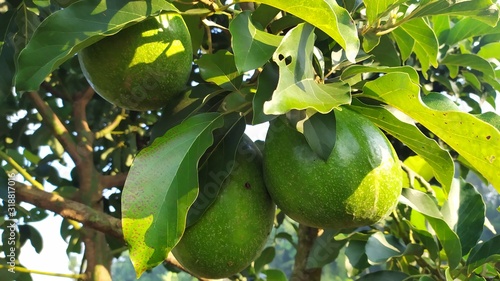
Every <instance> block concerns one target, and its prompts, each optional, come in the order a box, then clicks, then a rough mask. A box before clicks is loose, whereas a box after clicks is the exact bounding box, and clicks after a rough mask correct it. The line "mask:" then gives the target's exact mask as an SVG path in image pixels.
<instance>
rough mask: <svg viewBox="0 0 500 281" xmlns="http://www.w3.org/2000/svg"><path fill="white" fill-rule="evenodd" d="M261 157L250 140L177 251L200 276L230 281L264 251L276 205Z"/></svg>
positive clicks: (184, 265)
mask: <svg viewBox="0 0 500 281" xmlns="http://www.w3.org/2000/svg"><path fill="white" fill-rule="evenodd" d="M261 158H262V156H261V154H260V151H259V150H258V148H257V147H256V146H255V144H254V143H253V142H252V141H251V140H250V139H249V138H248V137H244V138H243V139H242V141H241V142H240V146H239V149H238V151H237V153H236V157H235V162H234V168H233V170H232V171H231V173H230V174H229V176H228V177H227V178H226V180H225V181H224V182H223V184H222V187H221V190H220V191H219V195H218V197H217V199H216V200H215V201H214V202H213V203H212V205H211V206H210V207H209V208H208V209H207V210H206V212H205V213H204V214H203V215H202V217H201V218H200V219H199V220H198V221H197V222H196V223H195V224H194V225H192V226H190V227H188V228H187V229H186V230H185V232H184V235H183V236H182V238H181V240H180V241H179V243H178V244H177V245H176V246H175V247H174V249H173V250H172V253H173V254H174V256H175V257H176V259H177V260H178V261H179V262H180V264H181V265H182V266H183V267H184V268H185V269H186V270H187V271H189V272H190V273H192V274H194V275H195V276H198V277H203V278H211V279H217V278H224V277H229V276H231V275H233V274H236V273H238V272H240V271H242V270H243V269H245V268H246V267H247V266H248V265H250V263H251V262H252V261H253V260H255V259H256V258H257V257H258V255H259V254H260V252H261V251H262V249H263V247H264V245H265V243H266V241H267V238H268V237H269V234H270V232H271V228H272V226H273V222H274V213H275V209H276V206H275V204H274V202H273V201H272V199H271V197H270V196H269V193H268V192H267V189H266V187H265V186H264V180H263V175H262V162H261V160H262V159H261Z"/></svg>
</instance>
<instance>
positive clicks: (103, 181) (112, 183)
mask: <svg viewBox="0 0 500 281" xmlns="http://www.w3.org/2000/svg"><path fill="white" fill-rule="evenodd" d="M126 179H127V174H126V173H119V174H116V175H106V176H101V177H100V179H99V182H100V183H99V185H100V186H101V187H102V188H111V187H116V186H123V185H124V184H125V180H126Z"/></svg>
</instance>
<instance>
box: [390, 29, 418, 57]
mask: <svg viewBox="0 0 500 281" xmlns="http://www.w3.org/2000/svg"><path fill="white" fill-rule="evenodd" d="M391 34H392V36H393V37H394V40H395V41H396V44H397V45H398V48H399V52H400V53H401V60H402V61H403V62H404V61H406V60H407V59H408V58H409V57H410V55H411V53H412V52H413V47H414V46H415V39H413V37H412V36H411V35H410V34H409V33H408V32H406V31H405V30H403V29H402V28H396V29H395V30H393V31H392V33H391Z"/></svg>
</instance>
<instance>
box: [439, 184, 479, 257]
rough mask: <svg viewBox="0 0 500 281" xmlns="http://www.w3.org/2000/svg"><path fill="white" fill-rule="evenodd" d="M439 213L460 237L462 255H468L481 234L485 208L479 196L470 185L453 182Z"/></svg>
mask: <svg viewBox="0 0 500 281" xmlns="http://www.w3.org/2000/svg"><path fill="white" fill-rule="evenodd" d="M441 213H442V214H443V216H444V219H445V221H446V222H447V223H448V225H449V226H450V227H451V228H453V230H454V231H455V232H456V233H457V235H458V237H460V243H461V244H462V253H463V254H466V253H468V252H469V251H470V249H472V247H474V246H475V245H476V244H477V242H478V241H479V238H480V237H481V234H482V233H483V225H484V220H485V217H486V206H485V204H484V201H483V198H482V196H481V194H480V193H479V192H478V191H477V190H476V189H475V188H474V186H472V185H471V184H469V183H465V182H458V181H455V182H454V184H453V185H452V187H451V190H450V193H449V194H448V200H447V201H446V202H445V204H444V205H443V207H442V209H441Z"/></svg>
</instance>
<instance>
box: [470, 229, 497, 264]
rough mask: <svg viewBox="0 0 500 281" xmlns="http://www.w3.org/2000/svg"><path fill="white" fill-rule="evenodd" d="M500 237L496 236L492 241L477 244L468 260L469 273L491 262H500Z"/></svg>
mask: <svg viewBox="0 0 500 281" xmlns="http://www.w3.org/2000/svg"><path fill="white" fill-rule="evenodd" d="M498 245H500V235H497V236H494V237H493V238H491V239H490V240H488V241H486V242H484V243H481V244H477V245H476V246H475V247H474V248H473V249H472V250H471V252H470V254H469V258H468V259H467V269H468V270H467V271H468V272H472V271H474V269H476V268H478V267H479V266H481V265H483V264H485V263H487V262H491V261H497V262H498V261H500V247H498Z"/></svg>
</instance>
